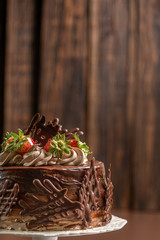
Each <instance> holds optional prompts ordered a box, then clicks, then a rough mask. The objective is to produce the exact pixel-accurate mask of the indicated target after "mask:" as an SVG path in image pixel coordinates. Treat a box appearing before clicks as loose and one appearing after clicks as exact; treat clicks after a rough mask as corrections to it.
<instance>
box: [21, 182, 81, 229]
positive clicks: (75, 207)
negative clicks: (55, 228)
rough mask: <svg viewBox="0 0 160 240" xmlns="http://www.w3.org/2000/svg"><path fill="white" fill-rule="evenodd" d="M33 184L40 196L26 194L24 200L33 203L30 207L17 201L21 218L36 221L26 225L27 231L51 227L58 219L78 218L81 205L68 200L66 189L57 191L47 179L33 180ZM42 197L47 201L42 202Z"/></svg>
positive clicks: (23, 202)
mask: <svg viewBox="0 0 160 240" xmlns="http://www.w3.org/2000/svg"><path fill="white" fill-rule="evenodd" d="M33 184H34V186H35V187H36V188H37V192H38V190H39V191H40V192H41V194H42V195H40V196H37V195H35V194H32V193H26V198H27V199H30V200H31V201H32V202H33V204H32V205H31V206H30V205H28V203H26V202H25V201H23V200H20V201H19V205H20V206H21V207H22V208H23V209H24V210H23V211H22V212H21V215H22V216H34V217H36V220H31V221H30V222H29V223H27V227H28V229H33V228H39V227H43V226H45V227H46V226H48V225H50V224H52V225H53V224H54V221H55V220H57V219H59V218H65V220H66V219H67V220H68V219H70V220H72V219H74V218H77V217H78V214H79V212H80V209H81V204H80V203H79V202H77V201H71V200H70V199H68V197H67V196H66V194H67V189H66V188H63V189H62V188H61V189H58V188H57V187H56V186H55V185H54V184H53V183H52V182H51V181H50V180H49V179H44V180H43V182H41V181H40V180H39V179H35V180H34V181H33ZM42 196H46V198H47V201H46V200H45V201H43V200H42V199H41V197H42Z"/></svg>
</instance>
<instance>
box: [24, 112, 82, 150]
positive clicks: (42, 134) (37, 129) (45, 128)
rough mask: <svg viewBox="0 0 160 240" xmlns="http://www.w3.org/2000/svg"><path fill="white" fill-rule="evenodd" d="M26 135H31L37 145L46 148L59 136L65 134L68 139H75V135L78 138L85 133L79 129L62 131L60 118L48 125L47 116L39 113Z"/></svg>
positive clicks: (33, 119) (26, 130)
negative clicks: (48, 143)
mask: <svg viewBox="0 0 160 240" xmlns="http://www.w3.org/2000/svg"><path fill="white" fill-rule="evenodd" d="M24 133H25V135H28V134H30V135H31V137H32V138H33V139H34V141H35V143H38V144H39V145H40V146H44V145H45V144H46V143H47V142H48V141H49V140H50V139H51V138H52V137H54V136H56V135H57V134H63V133H64V134H65V136H66V138H67V139H71V138H74V134H75V133H76V134H77V135H78V136H80V135H83V132H82V131H80V130H79V128H73V129H71V130H68V129H62V126H61V125H60V124H59V119H58V118H54V119H53V121H52V122H51V121H50V122H48V123H46V118H45V116H44V115H42V116H41V115H40V114H39V113H36V114H35V115H34V117H33V118H32V120H31V123H30V125H29V127H28V128H26V129H25V130H24Z"/></svg>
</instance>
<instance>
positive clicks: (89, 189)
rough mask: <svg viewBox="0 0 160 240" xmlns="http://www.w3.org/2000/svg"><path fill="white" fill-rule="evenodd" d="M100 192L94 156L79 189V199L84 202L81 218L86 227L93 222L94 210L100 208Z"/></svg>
mask: <svg viewBox="0 0 160 240" xmlns="http://www.w3.org/2000/svg"><path fill="white" fill-rule="evenodd" d="M99 192H100V188H99V181H98V179H97V172H96V168H95V158H93V159H92V160H91V166H90V170H89V171H88V172H87V173H86V175H85V176H84V179H83V181H82V187H81V189H80V191H79V200H80V202H81V204H82V211H81V218H82V219H83V222H84V226H85V227H87V226H88V223H90V222H91V212H92V210H97V209H98V204H97V202H98V197H99Z"/></svg>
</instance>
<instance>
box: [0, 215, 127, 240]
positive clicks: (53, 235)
mask: <svg viewBox="0 0 160 240" xmlns="http://www.w3.org/2000/svg"><path fill="white" fill-rule="evenodd" d="M126 223H127V220H125V219H122V218H119V217H116V216H113V215H112V220H111V222H110V223H108V224H106V225H105V226H103V227H96V228H92V229H85V230H66V231H44V232H40V231H14V230H0V234H6V235H16V236H25V237H32V240H57V239H58V237H73V236H82V235H92V234H99V233H105V232H112V231H116V230H120V229H121V228H123V227H124V226H125V225H126Z"/></svg>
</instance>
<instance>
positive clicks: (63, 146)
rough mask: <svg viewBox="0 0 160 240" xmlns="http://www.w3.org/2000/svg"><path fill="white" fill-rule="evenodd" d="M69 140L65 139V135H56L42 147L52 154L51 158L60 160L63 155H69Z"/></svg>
mask: <svg viewBox="0 0 160 240" xmlns="http://www.w3.org/2000/svg"><path fill="white" fill-rule="evenodd" d="M69 144H70V140H66V139H65V135H64V134H62V135H61V136H60V135H56V136H55V137H53V138H52V139H51V140H49V141H48V142H47V143H46V145H45V146H44V149H45V150H46V151H47V152H49V153H51V154H53V157H58V158H60V159H62V158H63V157H64V155H65V154H69V153H70V149H72V147H71V146H69Z"/></svg>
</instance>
